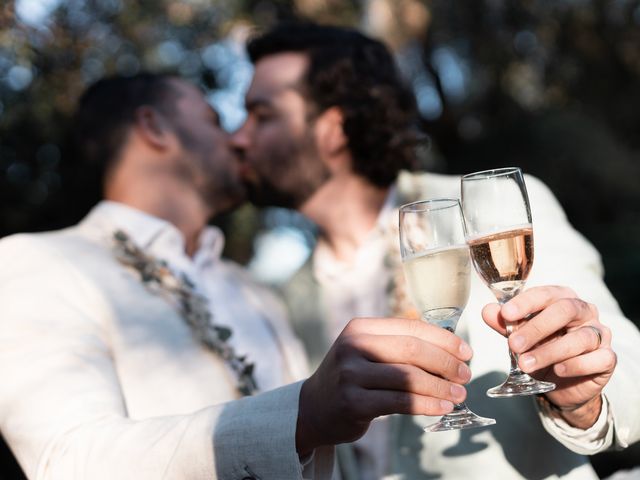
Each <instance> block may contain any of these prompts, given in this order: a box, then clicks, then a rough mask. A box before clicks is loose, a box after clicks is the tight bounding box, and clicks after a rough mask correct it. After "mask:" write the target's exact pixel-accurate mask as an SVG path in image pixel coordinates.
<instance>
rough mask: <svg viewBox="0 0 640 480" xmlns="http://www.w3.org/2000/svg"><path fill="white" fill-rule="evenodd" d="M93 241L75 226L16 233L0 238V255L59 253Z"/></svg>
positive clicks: (84, 245)
mask: <svg viewBox="0 0 640 480" xmlns="http://www.w3.org/2000/svg"><path fill="white" fill-rule="evenodd" d="M90 245H93V242H92V241H91V240H90V239H89V238H88V237H87V236H86V235H84V234H83V233H82V232H81V231H80V229H79V228H78V227H77V226H73V227H68V228H63V229H60V230H51V231H47V232H38V233H16V234H13V235H9V236H7V237H4V238H2V239H0V255H3V256H4V255H13V254H15V253H22V254H29V253H30V254H34V253H36V254H38V255H56V254H57V255H60V254H62V253H63V252H64V251H65V250H67V249H71V250H74V251H77V249H78V248H81V247H88V246H90Z"/></svg>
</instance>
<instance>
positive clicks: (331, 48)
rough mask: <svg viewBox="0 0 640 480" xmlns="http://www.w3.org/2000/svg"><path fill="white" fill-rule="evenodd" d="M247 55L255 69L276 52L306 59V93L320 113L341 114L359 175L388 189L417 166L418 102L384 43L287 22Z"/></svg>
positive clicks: (348, 32) (335, 29) (353, 33)
mask: <svg viewBox="0 0 640 480" xmlns="http://www.w3.org/2000/svg"><path fill="white" fill-rule="evenodd" d="M247 50H248V53H249V58H250V59H251V61H252V62H253V63H254V64H255V63H257V62H258V61H259V60H260V59H262V58H264V57H267V56H270V55H274V54H278V53H284V52H302V53H305V54H307V55H308V58H309V67H308V70H307V72H306V74H305V77H304V78H303V82H304V84H303V85H302V89H303V91H304V93H305V94H306V95H307V96H308V99H309V100H310V101H311V102H312V103H314V104H315V105H316V106H317V107H318V108H319V109H320V110H321V111H324V110H326V109H328V108H330V107H333V106H337V107H339V108H340V109H341V111H342V113H343V115H344V131H345V134H346V136H347V139H348V144H349V150H350V152H351V155H352V158H353V168H354V171H355V172H356V173H358V174H360V175H362V176H364V177H365V178H367V179H368V180H369V181H370V182H371V183H373V184H374V185H377V186H381V187H386V186H389V185H390V184H391V183H393V181H394V180H395V179H396V177H397V175H398V172H399V171H400V170H401V169H411V168H412V167H413V166H414V165H415V163H416V154H415V147H416V145H417V143H418V142H419V141H420V139H421V138H422V136H421V135H420V134H419V132H418V128H417V119H418V115H417V109H416V103H415V97H414V95H413V93H412V92H411V90H410V89H409V88H408V87H407V85H406V84H405V83H404V81H403V80H402V78H401V76H400V73H399V71H398V68H397V66H396V64H395V62H394V60H393V57H392V55H391V53H390V52H389V50H388V49H387V47H385V45H384V44H382V43H381V42H379V41H378V40H375V39H372V38H369V37H367V36H365V35H363V34H362V33H360V32H358V31H356V30H353V29H349V28H342V27H336V26H326V25H317V24H314V23H289V24H281V25H279V26H276V27H275V28H274V29H272V30H271V31H269V32H267V33H265V34H262V35H261V36H258V37H256V38H254V39H252V40H251V41H250V42H249V44H248V46H247Z"/></svg>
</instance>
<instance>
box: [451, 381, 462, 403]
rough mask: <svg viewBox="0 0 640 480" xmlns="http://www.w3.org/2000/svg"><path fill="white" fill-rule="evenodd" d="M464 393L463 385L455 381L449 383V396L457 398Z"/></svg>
mask: <svg viewBox="0 0 640 480" xmlns="http://www.w3.org/2000/svg"><path fill="white" fill-rule="evenodd" d="M464 393H465V389H464V387H463V386H462V385H458V384H456V383H454V384H453V385H451V396H452V397H453V398H454V399H458V398H462V397H464Z"/></svg>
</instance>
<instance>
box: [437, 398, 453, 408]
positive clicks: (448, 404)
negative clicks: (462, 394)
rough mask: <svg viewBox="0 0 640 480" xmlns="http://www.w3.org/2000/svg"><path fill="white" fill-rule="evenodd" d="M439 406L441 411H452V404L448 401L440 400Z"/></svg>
mask: <svg viewBox="0 0 640 480" xmlns="http://www.w3.org/2000/svg"><path fill="white" fill-rule="evenodd" d="M440 406H441V407H442V409H443V410H446V411H451V410H453V403H452V402H450V401H449V400H440Z"/></svg>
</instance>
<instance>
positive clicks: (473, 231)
mask: <svg viewBox="0 0 640 480" xmlns="http://www.w3.org/2000/svg"><path fill="white" fill-rule="evenodd" d="M461 189H462V209H463V211H464V220H465V223H466V227H467V229H466V231H467V243H468V244H469V249H470V251H471V259H472V260H473V265H474V267H475V269H476V271H477V272H478V274H479V275H480V277H481V278H482V280H483V281H484V282H485V283H486V284H487V286H488V287H489V289H491V292H492V293H493V294H494V295H495V297H496V299H497V300H498V303H500V305H502V304H504V303H506V302H508V301H509V300H511V299H512V298H513V297H515V296H516V295H518V293H520V291H521V290H522V289H523V288H524V284H525V282H526V280H527V277H528V275H529V271H530V270H531V265H532V263H533V227H532V223H531V209H530V208H529V197H528V196H527V188H526V186H525V183H524V177H523V175H522V171H521V170H520V169H519V168H515V167H510V168H499V169H495V170H485V171H482V172H476V173H470V174H468V175H464V176H463V177H462V185H461ZM519 323H520V322H507V325H506V329H507V336H509V335H511V334H512V333H513V332H514V331H515V330H516V329H517V328H518V325H519ZM509 357H510V359H511V366H510V369H509V376H508V377H507V379H506V380H505V382H504V383H503V384H502V385H498V386H496V387H493V388H490V389H489V390H487V395H488V396H490V397H494V398H496V397H512V396H515V395H533V394H537V393H545V392H549V391H551V390H553V389H554V388H555V387H556V386H555V384H553V383H551V382H543V381H540V380H536V379H535V378H533V377H531V376H529V375H527V374H526V373H524V372H523V371H522V370H520V367H518V355H517V354H515V353H513V352H512V351H511V348H509Z"/></svg>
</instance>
